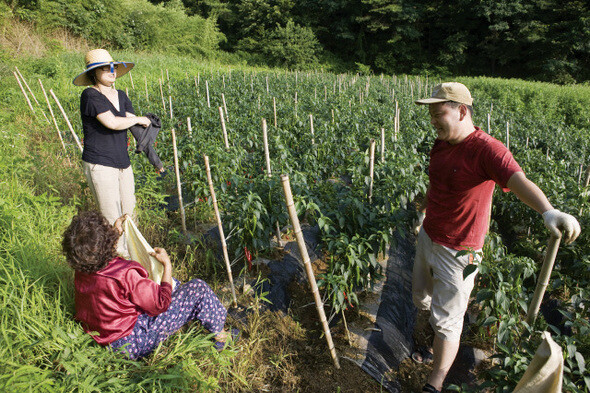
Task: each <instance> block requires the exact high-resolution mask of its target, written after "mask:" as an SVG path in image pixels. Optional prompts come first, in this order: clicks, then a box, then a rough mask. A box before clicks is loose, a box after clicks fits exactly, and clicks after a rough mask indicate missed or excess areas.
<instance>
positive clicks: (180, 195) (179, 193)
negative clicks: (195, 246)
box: [171, 128, 186, 235]
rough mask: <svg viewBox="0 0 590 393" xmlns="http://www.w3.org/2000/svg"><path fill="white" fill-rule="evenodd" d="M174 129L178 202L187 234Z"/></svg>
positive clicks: (183, 229) (183, 226)
mask: <svg viewBox="0 0 590 393" xmlns="http://www.w3.org/2000/svg"><path fill="white" fill-rule="evenodd" d="M171 131H172V148H173V149H174V173H175V174H176V190H177V191H178V203H179V205H180V220H181V224H182V232H183V233H184V234H185V235H186V216H185V215H184V203H183V202H182V187H181V183H180V169H179V164H178V150H177V149H176V132H174V128H173V129H172V130H171Z"/></svg>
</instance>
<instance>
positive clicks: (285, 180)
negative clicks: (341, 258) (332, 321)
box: [281, 175, 340, 369]
mask: <svg viewBox="0 0 590 393" xmlns="http://www.w3.org/2000/svg"><path fill="white" fill-rule="evenodd" d="M281 182H282V184H283V192H284V193H285V202H286V204H287V210H288V211H289V217H290V219H291V223H292V224H293V231H294V232H295V238H296V239H297V245H298V246H299V253H300V254H301V258H303V264H304V265H305V271H306V273H307V279H308V280H309V286H310V288H311V292H312V293H313V297H314V300H315V306H316V310H317V312H318V316H319V318H320V322H321V323H322V328H323V330H324V335H325V336H326V342H327V344H328V349H329V351H330V355H331V356H332V360H333V361H334V367H336V368H337V369H340V362H339V360H338V354H337V353H336V348H335V347H334V342H333V341H332V334H331V333H330V328H329V326H328V321H327V320H326V313H325V311H324V305H323V303H322V298H321V296H320V293H319V290H318V286H317V283H316V281H315V276H314V274H313V269H312V268H311V262H310V260H309V254H308V253H307V248H306V246H305V240H304V239H303V234H302V232H301V226H300V225H299V218H298V217H297V212H296V211H295V203H294V202H293V194H292V193H291V185H290V183H289V176H288V175H281Z"/></svg>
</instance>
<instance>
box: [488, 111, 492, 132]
mask: <svg viewBox="0 0 590 393" xmlns="http://www.w3.org/2000/svg"><path fill="white" fill-rule="evenodd" d="M488 134H490V135H491V134H492V115H491V113H488Z"/></svg>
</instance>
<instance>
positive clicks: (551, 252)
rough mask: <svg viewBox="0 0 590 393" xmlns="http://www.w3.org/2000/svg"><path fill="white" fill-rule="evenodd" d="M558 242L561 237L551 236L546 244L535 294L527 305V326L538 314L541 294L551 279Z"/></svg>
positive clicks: (541, 298)
mask: <svg viewBox="0 0 590 393" xmlns="http://www.w3.org/2000/svg"><path fill="white" fill-rule="evenodd" d="M560 241H561V236H559V237H556V236H554V235H551V237H550V238H549V242H548V244H547V251H546V253H545V258H544V260H543V266H542V267H541V272H540V273H539V278H538V280H537V286H536V288H535V293H534V294H533V300H531V304H530V305H529V309H528V312H527V315H526V322H527V323H528V324H529V325H532V324H533V323H534V322H535V319H536V318H537V314H539V307H540V306H541V301H542V300H543V294H544V293H545V289H546V288H547V285H548V284H549V278H550V277H551V271H552V270H553V264H554V263H555V257H556V256H557V250H559V242H560Z"/></svg>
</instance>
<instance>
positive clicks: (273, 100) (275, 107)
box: [272, 97, 277, 127]
mask: <svg viewBox="0 0 590 393" xmlns="http://www.w3.org/2000/svg"><path fill="white" fill-rule="evenodd" d="M272 110H273V113H274V116H275V127H276V126H277V100H276V98H274V97H273V98H272Z"/></svg>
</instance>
